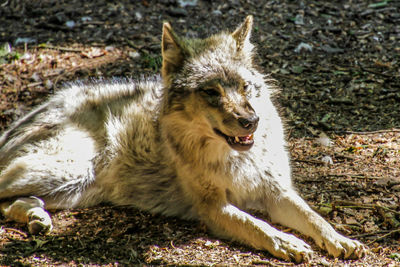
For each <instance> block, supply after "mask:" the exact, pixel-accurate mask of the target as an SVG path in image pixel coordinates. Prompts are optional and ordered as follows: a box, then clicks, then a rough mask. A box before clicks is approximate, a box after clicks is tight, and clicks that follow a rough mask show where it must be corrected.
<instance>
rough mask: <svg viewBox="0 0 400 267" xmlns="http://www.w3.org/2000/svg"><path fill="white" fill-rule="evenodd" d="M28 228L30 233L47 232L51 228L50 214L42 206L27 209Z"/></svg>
mask: <svg viewBox="0 0 400 267" xmlns="http://www.w3.org/2000/svg"><path fill="white" fill-rule="evenodd" d="M27 215H28V219H29V222H28V229H29V232H30V233H31V234H32V235H37V234H47V233H49V232H50V231H51V229H52V228H53V225H52V223H51V218H50V215H49V214H48V213H47V212H46V211H45V210H44V209H42V208H40V207H36V208H32V209H30V210H29V211H28V214H27Z"/></svg>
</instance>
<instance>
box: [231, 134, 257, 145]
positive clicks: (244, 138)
mask: <svg viewBox="0 0 400 267" xmlns="http://www.w3.org/2000/svg"><path fill="white" fill-rule="evenodd" d="M232 139H233V140H232V141H233V143H236V144H238V143H242V144H246V143H250V142H251V141H252V140H253V135H252V134H250V135H246V136H235V137H234V138H232Z"/></svg>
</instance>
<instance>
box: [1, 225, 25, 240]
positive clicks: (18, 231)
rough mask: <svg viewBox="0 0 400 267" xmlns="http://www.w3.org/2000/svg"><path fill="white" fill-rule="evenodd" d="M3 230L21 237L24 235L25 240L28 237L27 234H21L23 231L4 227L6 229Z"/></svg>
mask: <svg viewBox="0 0 400 267" xmlns="http://www.w3.org/2000/svg"><path fill="white" fill-rule="evenodd" d="M2 229H3V230H5V231H7V232H15V233H17V234H20V235H22V236H23V237H24V238H27V237H28V235H27V234H25V233H24V232H21V231H20V230H18V229H14V228H6V227H4V228H2Z"/></svg>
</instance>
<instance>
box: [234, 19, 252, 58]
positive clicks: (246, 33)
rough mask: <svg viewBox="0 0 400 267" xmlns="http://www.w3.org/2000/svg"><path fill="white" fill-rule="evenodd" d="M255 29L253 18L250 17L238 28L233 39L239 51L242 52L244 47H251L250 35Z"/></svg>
mask: <svg viewBox="0 0 400 267" xmlns="http://www.w3.org/2000/svg"><path fill="white" fill-rule="evenodd" d="M252 28H253V16H252V15H248V16H247V17H246V19H245V20H244V22H243V23H242V24H240V25H239V27H237V29H236V30H235V31H234V32H233V33H232V37H233V39H235V41H236V45H237V50H238V51H241V50H243V48H244V47H250V46H251V45H250V35H251V29H252Z"/></svg>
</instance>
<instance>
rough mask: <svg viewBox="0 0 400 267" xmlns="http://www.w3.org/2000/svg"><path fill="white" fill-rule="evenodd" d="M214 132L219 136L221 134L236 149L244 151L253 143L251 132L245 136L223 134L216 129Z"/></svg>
mask: <svg viewBox="0 0 400 267" xmlns="http://www.w3.org/2000/svg"><path fill="white" fill-rule="evenodd" d="M214 131H215V133H216V134H218V135H219V136H222V137H223V138H225V140H226V142H227V143H228V144H229V145H230V146H231V147H232V148H233V149H235V150H238V151H246V150H249V149H250V148H251V147H252V146H253V144H254V139H253V136H254V135H253V134H249V135H246V136H229V135H226V134H224V133H223V132H221V131H220V130H218V129H214Z"/></svg>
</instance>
